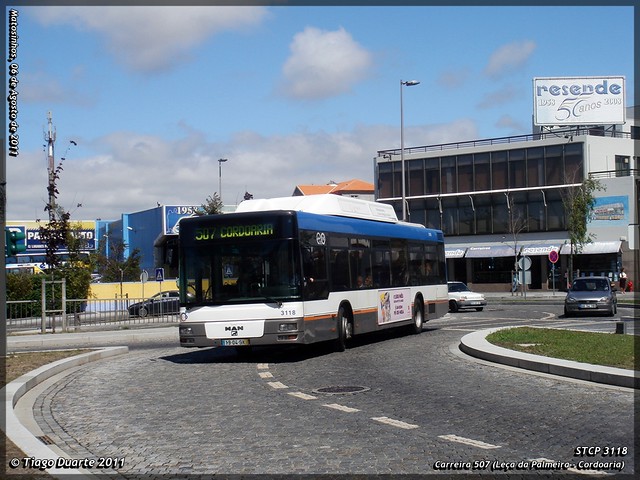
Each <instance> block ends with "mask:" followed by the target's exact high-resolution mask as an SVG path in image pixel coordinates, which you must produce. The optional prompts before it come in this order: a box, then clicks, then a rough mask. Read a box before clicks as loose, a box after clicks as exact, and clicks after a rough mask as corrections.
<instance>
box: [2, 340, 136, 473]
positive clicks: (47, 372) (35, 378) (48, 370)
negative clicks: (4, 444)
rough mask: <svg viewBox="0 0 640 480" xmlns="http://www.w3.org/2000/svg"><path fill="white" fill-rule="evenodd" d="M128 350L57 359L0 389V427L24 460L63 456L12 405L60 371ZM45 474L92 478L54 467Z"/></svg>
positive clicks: (89, 353)
mask: <svg viewBox="0 0 640 480" xmlns="http://www.w3.org/2000/svg"><path fill="white" fill-rule="evenodd" d="M128 351H129V347H107V348H104V349H101V350H98V351H94V352H88V353H83V354H80V355H76V356H75V357H69V358H63V359H61V360H57V361H55V362H53V363H49V364H47V365H43V366H42V367H39V368H37V369H35V370H32V371H31V372H28V373H26V374H24V375H22V376H21V377H18V378H16V379H15V380H13V381H12V382H10V383H8V384H7V385H5V386H4V387H3V388H2V395H3V398H4V401H5V412H6V423H5V424H4V425H0V428H1V429H2V430H3V431H4V433H5V434H6V436H7V438H8V439H9V440H11V441H12V442H13V443H14V444H15V445H16V446H17V447H18V448H19V449H20V450H22V451H23V452H24V453H25V455H26V456H27V457H33V458H37V459H47V460H51V461H53V462H55V463H56V464H57V462H58V459H59V458H65V457H61V456H60V455H58V454H57V453H56V452H54V451H53V450H52V449H50V448H49V447H48V446H47V445H45V444H43V443H42V442H41V441H40V440H38V439H37V438H36V437H35V436H34V435H33V434H32V433H31V432H30V431H29V430H28V429H27V428H26V427H24V426H23V425H22V423H20V421H19V420H18V417H17V416H16V414H15V411H14V408H15V406H16V404H17V403H18V401H19V400H20V398H21V397H22V396H24V395H25V394H26V393H27V392H28V391H29V390H31V389H32V388H34V387H35V386H36V385H38V384H40V383H42V382H44V381H45V380H47V379H48V378H51V377H52V376H54V375H57V374H58V373H60V372H62V371H64V370H67V369H69V368H72V367H77V366H80V365H84V364H86V363H89V362H94V361H96V360H102V359H104V358H109V357H113V356H116V355H122V354H125V353H127V352H128ZM46 472H47V473H49V474H50V475H52V476H56V477H59V478H62V476H63V475H64V476H65V477H66V476H67V475H84V476H91V475H92V473H91V472H90V471H88V470H84V469H63V468H58V467H55V466H54V467H53V468H47V469H46Z"/></svg>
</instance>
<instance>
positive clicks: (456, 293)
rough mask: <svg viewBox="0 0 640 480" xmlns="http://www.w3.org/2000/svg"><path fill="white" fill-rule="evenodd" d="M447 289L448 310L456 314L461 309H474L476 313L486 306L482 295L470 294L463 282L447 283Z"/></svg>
mask: <svg viewBox="0 0 640 480" xmlns="http://www.w3.org/2000/svg"><path fill="white" fill-rule="evenodd" d="M447 286H448V287H449V310H450V311H452V312H457V311H458V310H460V309H461V308H475V309H476V310H477V311H478V312H481V311H482V309H483V308H484V307H485V306H486V305H487V300H486V299H485V298H484V295H483V294H482V293H477V292H472V291H471V289H470V288H469V287H467V284H466V283H464V282H447Z"/></svg>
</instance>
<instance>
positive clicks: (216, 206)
mask: <svg viewBox="0 0 640 480" xmlns="http://www.w3.org/2000/svg"><path fill="white" fill-rule="evenodd" d="M222 207H223V204H222V200H221V199H220V195H218V193H217V192H215V193H214V194H213V195H209V196H208V197H207V199H206V200H205V201H204V203H203V204H202V205H200V210H199V211H198V215H214V214H217V213H222Z"/></svg>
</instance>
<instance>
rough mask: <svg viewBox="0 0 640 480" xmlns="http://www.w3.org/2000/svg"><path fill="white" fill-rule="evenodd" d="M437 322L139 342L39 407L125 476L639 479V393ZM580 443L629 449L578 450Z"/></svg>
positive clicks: (63, 441) (61, 385) (72, 441)
mask: <svg viewBox="0 0 640 480" xmlns="http://www.w3.org/2000/svg"><path fill="white" fill-rule="evenodd" d="M438 322H440V323H434V324H433V325H434V326H437V327H442V326H443V325H446V323H443V322H442V321H438ZM431 325H432V324H431V323H429V324H427V328H426V329H425V331H424V332H423V333H422V334H421V335H417V336H403V335H396V336H394V337H393V338H391V339H387V340H385V341H381V339H380V337H368V338H366V339H363V340H359V341H358V342H357V344H356V345H355V346H354V347H353V348H351V349H348V350H347V351H346V352H343V353H332V352H330V351H329V350H328V349H326V348H322V347H312V348H309V349H306V350H302V351H300V350H287V351H274V350H269V349H265V350H262V351H258V352H256V353H255V354H254V355H253V356H251V357H249V358H239V357H237V356H236V354H235V352H234V351H233V350H230V351H227V350H222V349H203V350H187V349H181V348H180V347H175V348H174V347H163V348H155V349H142V350H136V351H132V352H131V353H129V354H128V355H124V356H122V357H117V358H114V359H109V360H108V361H100V362H96V363H93V364H89V365H86V366H84V367H83V368H81V369H79V370H77V371H75V372H73V373H71V374H70V375H68V376H67V377H65V379H64V380H62V381H60V382H58V383H56V384H55V385H52V386H51V387H50V388H49V389H48V390H46V391H45V392H44V393H43V394H42V395H41V396H40V397H39V398H38V400H37V401H36V404H35V406H34V414H35V417H36V420H37V422H38V424H39V425H40V427H41V428H42V430H43V431H44V433H45V434H46V435H47V436H49V437H50V438H51V439H52V440H53V442H54V443H55V444H56V445H58V446H59V447H60V448H62V449H63V450H64V451H65V452H67V453H69V454H70V455H72V456H74V457H77V458H87V457H92V458H93V457H115V458H123V459H124V460H123V462H124V465H122V466H119V468H117V471H118V474H119V475H120V477H121V478H133V477H135V476H137V475H142V474H144V475H146V476H149V475H151V476H154V475H155V476H163V475H164V476H184V477H186V476H193V475H198V474H253V473H260V474H264V473H271V474H291V473H306V474H342V473H351V474H354V473H360V474H407V473H412V474H433V473H458V472H459V471H460V470H458V468H463V467H464V466H465V465H464V464H465V463H466V462H469V465H468V467H469V468H470V469H472V468H473V465H474V462H477V463H475V467H476V470H475V471H476V472H482V473H491V472H492V471H496V470H497V471H506V470H511V473H516V474H522V473H526V474H532V473H533V474H539V475H543V474H545V475H546V474H548V473H549V472H550V471H551V472H552V473H562V472H567V470H565V469H564V466H562V465H558V464H556V463H554V462H566V463H568V464H570V467H569V468H570V469H574V470H569V471H570V472H573V471H575V472H578V471H579V473H589V471H590V467H591V466H592V464H593V462H601V463H603V462H621V461H622V462H624V467H623V469H622V471H623V472H624V473H633V471H634V465H633V445H634V432H633V425H634V421H633V405H634V403H633V400H634V395H633V392H630V391H628V390H623V389H615V388H606V387H602V386H600V385H592V384H587V383H583V382H573V381H567V380H566V379H556V378H553V377H549V376H540V375H534V374H530V373H527V372H523V371H519V370H518V371H517V370H514V369H508V368H501V367H496V366H494V365H487V364H485V363H482V362H477V361H473V360H470V359H468V358H464V357H462V356H461V355H459V354H456V353H455V350H456V346H457V344H458V341H459V338H460V337H461V336H462V334H463V332H461V331H457V330H455V329H454V328H450V329H448V328H437V329H431V328H430V327H431ZM348 387H354V388H348ZM356 387H362V388H356ZM327 390H328V391H330V392H331V391H338V392H344V391H351V390H352V391H354V393H350V394H346V393H337V394H329V393H326V391H327ZM582 446H587V447H620V448H621V449H622V448H624V449H626V450H625V451H626V454H625V455H623V456H603V455H602V451H601V452H599V453H598V454H597V456H595V457H590V456H586V455H585V456H575V455H574V453H575V451H576V448H577V447H582ZM621 452H622V451H621V450H620V451H618V453H621ZM445 462H457V463H458V465H451V464H446V463H445ZM485 462H486V463H485ZM495 462H498V463H495ZM534 462H540V463H544V464H546V467H545V468H534ZM579 462H588V463H587V464H579ZM502 463H504V464H507V465H501V464H502ZM510 463H513V465H509V464H510ZM518 464H519V465H520V467H521V468H522V469H523V470H516V469H517V467H518ZM616 466H618V465H616ZM596 467H597V465H596ZM549 468H550V470H549ZM599 470H600V473H602V472H603V471H605V472H606V473H616V470H615V469H613V468H612V466H611V465H608V466H607V468H606V469H604V470H603V469H602V468H600V469H599ZM462 471H465V472H466V470H462Z"/></svg>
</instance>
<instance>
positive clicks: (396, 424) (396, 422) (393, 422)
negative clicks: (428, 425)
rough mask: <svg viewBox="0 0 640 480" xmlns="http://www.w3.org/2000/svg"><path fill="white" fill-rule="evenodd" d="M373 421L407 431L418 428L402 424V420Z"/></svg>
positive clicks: (379, 419) (409, 424)
mask: <svg viewBox="0 0 640 480" xmlns="http://www.w3.org/2000/svg"><path fill="white" fill-rule="evenodd" d="M371 420H375V421H376V422H380V423H385V424H387V425H391V426H393V427H398V428H404V429H406V430H410V429H412V428H418V425H413V424H411V423H406V422H401V421H400V420H394V419H393V418H389V417H372V418H371Z"/></svg>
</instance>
